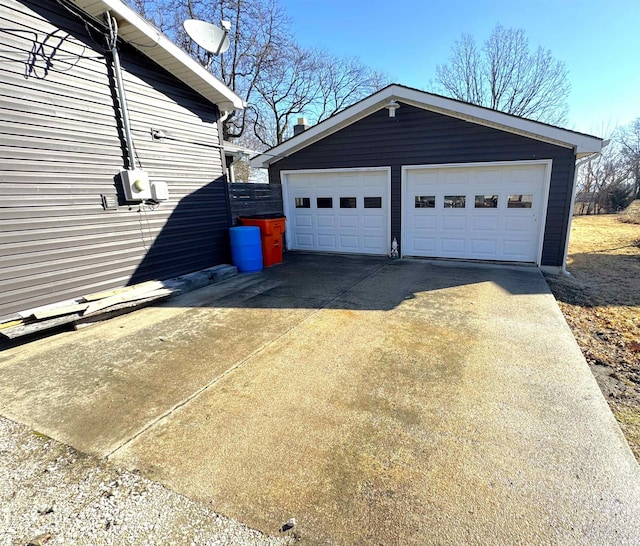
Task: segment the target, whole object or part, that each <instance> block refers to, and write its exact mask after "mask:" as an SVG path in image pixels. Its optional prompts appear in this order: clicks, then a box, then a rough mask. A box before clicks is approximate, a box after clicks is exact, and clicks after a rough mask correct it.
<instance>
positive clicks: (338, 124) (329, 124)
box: [251, 84, 602, 167]
mask: <svg viewBox="0 0 640 546" xmlns="http://www.w3.org/2000/svg"><path fill="white" fill-rule="evenodd" d="M390 100H397V101H400V102H404V103H405V104H411V105H413V106H416V107H418V108H423V109H425V110H429V111H432V112H438V113H442V114H445V115H447V116H451V117H455V118H459V119H463V120H466V121H471V122H473V123H478V124H480V125H485V126H488V127H493V128H496V129H499V130H502V131H506V132H510V133H515V134H518V135H522V136H526V137H528V138H532V139H535V140H539V141H543V142H549V143H551V144H555V145H557V146H562V147H565V148H575V149H576V153H577V156H578V157H582V156H583V155H588V154H591V153H595V152H598V151H600V149H601V148H602V139H600V138H598V137H594V136H590V135H585V134H582V133H577V132H574V131H569V130H567V129H561V128H560V127H554V126H552V125H547V124H544V123H540V122H537V121H532V120H529V119H524V118H519V117H517V116H512V115H510V114H505V113H503V112H498V111H496V110H491V109H488V108H483V107H481V106H476V105H473V104H469V103H466V102H461V101H457V100H453V99H449V98H446V97H441V96H439V95H433V94H431V93H427V92H425V91H418V90H417V89H411V88H408V87H404V86H401V85H398V84H392V85H389V86H387V87H385V88H384V89H382V90H380V91H378V92H377V93H374V94H373V95H370V96H369V97H367V98H366V99H364V100H361V101H360V102H358V103H356V104H354V105H353V106H350V107H349V108H346V109H345V110H343V111H342V112H340V113H338V114H336V115H334V116H332V117H330V118H329V119H326V120H325V121H323V122H321V123H319V124H318V125H315V126H313V127H311V128H309V129H307V130H306V131H304V132H302V133H300V134H299V135H296V136H294V137H292V138H290V139H289V140H287V141H285V142H283V143H282V144H280V145H278V146H275V147H274V148H271V150H269V151H268V153H263V154H260V155H258V156H257V157H255V158H253V159H252V160H251V166H252V167H268V166H269V165H270V164H271V163H274V162H275V161H278V160H279V159H282V158H283V157H286V156H288V155H290V154H292V153H295V152H297V151H298V150H301V149H302V148H305V147H307V146H309V145H311V144H313V143H314V142H317V141H318V140H321V139H323V138H325V137H326V136H328V135H330V134H332V133H335V132H336V131H339V130H340V129H342V128H344V127H346V126H348V125H351V124H352V123H355V122H356V121H358V120H360V119H362V118H364V117H366V116H368V115H369V114H372V113H373V112H375V111H377V110H380V109H382V108H384V107H385V104H387V103H388V102H389V101H390Z"/></svg>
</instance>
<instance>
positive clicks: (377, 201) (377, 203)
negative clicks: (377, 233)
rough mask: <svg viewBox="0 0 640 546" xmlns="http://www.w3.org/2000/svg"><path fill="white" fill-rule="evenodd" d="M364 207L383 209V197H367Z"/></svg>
mask: <svg viewBox="0 0 640 546" xmlns="http://www.w3.org/2000/svg"><path fill="white" fill-rule="evenodd" d="M364 208H365V209H381V208H382V197H365V198H364Z"/></svg>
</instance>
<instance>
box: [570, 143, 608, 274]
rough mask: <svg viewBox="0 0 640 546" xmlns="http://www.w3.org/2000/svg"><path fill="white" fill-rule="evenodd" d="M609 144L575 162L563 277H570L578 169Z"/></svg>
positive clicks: (603, 144)
mask: <svg viewBox="0 0 640 546" xmlns="http://www.w3.org/2000/svg"><path fill="white" fill-rule="evenodd" d="M610 143H611V140H604V141H602V148H601V149H600V151H599V152H594V153H593V154H591V155H589V156H587V157H584V158H582V159H581V160H580V161H577V162H576V164H575V166H574V171H573V186H572V189H571V207H570V209H569V224H568V225H567V236H566V238H565V241H564V256H563V257H562V273H563V274H564V275H571V273H569V272H568V271H567V256H568V255H569V238H570V237H571V224H572V223H573V209H574V207H575V203H576V184H577V182H578V169H579V168H580V167H581V166H582V165H584V164H585V163H589V161H592V160H594V159H595V158H596V157H598V156H599V155H600V154H601V153H602V150H603V149H604V148H606V147H607V146H608V145H609V144H610Z"/></svg>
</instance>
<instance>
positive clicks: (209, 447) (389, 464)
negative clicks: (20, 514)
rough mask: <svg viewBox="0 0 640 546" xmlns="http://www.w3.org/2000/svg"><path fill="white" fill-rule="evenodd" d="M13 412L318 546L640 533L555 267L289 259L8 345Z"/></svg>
mask: <svg viewBox="0 0 640 546" xmlns="http://www.w3.org/2000/svg"><path fill="white" fill-rule="evenodd" d="M216 290H217V291H218V292H216ZM160 338H163V339H164V341H159V339H160ZM165 338H166V339H165ZM132 339H133V341H131V340H132ZM96 378H97V381H96ZM0 397H1V398H0V400H2V413H3V414H4V415H8V416H9V417H12V418H14V419H17V420H21V421H23V422H27V423H29V424H31V425H32V426H33V427H34V428H36V429H38V430H40V431H42V432H45V433H48V434H51V435H52V436H54V437H56V438H60V439H63V440H65V441H67V442H69V443H71V444H72V445H74V446H75V447H80V449H83V450H85V451H89V452H92V453H97V454H101V455H109V457H110V459H111V460H113V461H114V462H116V463H117V464H121V465H124V466H127V467H129V468H135V469H138V470H140V471H141V472H142V473H143V474H145V475H146V476H148V477H152V478H154V479H156V480H159V481H161V482H162V483H164V484H166V485H168V486H169V487H170V488H172V489H174V490H175V491H178V492H180V493H183V494H185V495H187V496H189V497H191V498H194V499H199V500H201V501H203V502H206V503H210V505H211V506H213V508H214V509H215V510H217V511H220V512H223V513H225V514H227V515H230V516H232V517H235V518H238V519H240V520H242V521H244V522H246V523H248V524H249V525H250V526H253V527H256V528H258V529H261V530H263V531H266V532H268V533H276V532H278V529H279V528H280V526H281V525H282V524H283V523H284V522H285V521H287V520H288V519H289V518H290V517H296V519H297V520H298V525H297V527H296V528H295V529H294V531H295V532H296V533H298V534H299V536H300V537H301V539H302V540H303V542H306V543H310V544H313V543H318V544H353V543H377V544H378V543H383V544H412V543H413V544H444V543H446V544H449V543H456V544H476V543H478V544H480V543H482V544H504V543H576V542H579V543H602V544H606V543H609V544H613V543H615V544H633V543H634V541H636V540H637V537H638V536H640V523H639V521H640V520H639V518H638V515H639V514H640V470H639V468H638V464H637V463H636V461H635V459H634V458H633V456H632V454H631V451H630V450H629V448H628V446H627V445H626V443H625V441H624V438H623V437H622V434H621V432H620V430H619V428H618V426H617V424H616V423H615V420H614V418H613V416H612V415H611V412H610V411H609V409H608V406H607V404H606V401H605V400H604V398H603V397H602V395H601V394H600V391H599V389H598V387H597V384H596V382H595V380H594V379H593V377H592V376H591V373H590V371H589V369H588V367H587V365H586V363H585V362H584V359H583V358H582V356H581V354H580V351H579V349H578V347H577V345H576V343H575V341H574V340H573V338H572V337H571V334H570V331H569V329H568V327H567V325H566V323H565V322H564V319H563V317H562V315H561V314H560V311H559V309H558V307H557V305H556V303H555V300H554V299H553V297H552V296H551V294H550V293H549V291H548V288H547V286H546V283H545V281H544V279H543V277H542V276H541V275H540V273H539V272H538V271H537V270H527V269H523V270H517V269H515V270H510V269H483V268H478V267H452V266H449V265H446V264H444V265H434V264H426V263H422V262H409V261H396V262H389V261H387V260H384V259H375V258H374V259H369V258H354V257H340V256H312V255H292V256H289V258H288V263H286V264H284V265H282V266H277V267H274V268H271V269H269V270H266V271H265V272H264V273H263V274H261V275H259V276H255V277H249V278H247V277H239V278H237V279H233V280H232V281H227V282H225V283H223V285H220V286H218V287H216V288H215V289H204V290H203V291H198V292H194V293H191V294H188V295H186V296H184V298H182V299H179V300H176V301H174V302H170V304H169V305H167V306H164V307H161V308H152V309H146V310H142V311H140V312H137V313H134V314H133V315H131V316H129V317H122V318H120V319H117V320H115V321H111V322H110V323H108V324H105V325H100V326H97V327H93V328H91V329H89V330H86V331H83V332H79V333H73V334H71V335H69V336H66V337H61V338H56V339H55V340H47V341H43V342H38V343H36V344H35V345H34V346H33V347H29V348H25V347H23V348H21V349H20V350H19V351H16V350H11V351H9V352H8V354H6V355H2V356H1V357H0Z"/></svg>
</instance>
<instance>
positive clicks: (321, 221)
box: [316, 214, 336, 228]
mask: <svg viewBox="0 0 640 546" xmlns="http://www.w3.org/2000/svg"><path fill="white" fill-rule="evenodd" d="M335 224H336V219H335V217H334V216H333V214H331V215H329V214H317V215H316V225H317V226H318V227H319V228H332V227H334V226H335Z"/></svg>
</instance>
